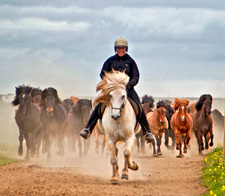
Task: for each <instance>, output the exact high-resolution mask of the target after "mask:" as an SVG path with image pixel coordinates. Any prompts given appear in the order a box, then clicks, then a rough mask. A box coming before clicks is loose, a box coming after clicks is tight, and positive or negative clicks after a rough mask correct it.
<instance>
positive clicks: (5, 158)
mask: <svg viewBox="0 0 225 196" xmlns="http://www.w3.org/2000/svg"><path fill="white" fill-rule="evenodd" d="M16 153H17V146H14V145H6V144H2V143H0V165H7V164H10V163H16V162H19V161H20V160H19V159H16V158H13V157H15V156H16Z"/></svg>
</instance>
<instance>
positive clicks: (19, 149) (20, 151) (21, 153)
mask: <svg viewBox="0 0 225 196" xmlns="http://www.w3.org/2000/svg"><path fill="white" fill-rule="evenodd" d="M19 142H20V144H19V148H18V155H19V156H22V155H23V131H22V130H21V129H19Z"/></svg>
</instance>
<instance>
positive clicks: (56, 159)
mask: <svg viewBox="0 0 225 196" xmlns="http://www.w3.org/2000/svg"><path fill="white" fill-rule="evenodd" d="M213 108H218V109H219V110H220V112H221V113H222V114H223V111H221V110H222V108H224V100H221V104H220V101H219V100H217V101H216V102H215V105H214V107H213ZM15 109H16V108H15V107H13V106H11V104H10V103H2V102H1V103H0V113H1V115H0V125H1V126H0V143H3V144H7V145H14V146H16V147H18V144H19V141H18V135H19V131H18V127H17V125H16V123H15V120H14V115H15ZM223 131H224V130H218V128H217V127H216V125H214V146H213V147H212V148H211V147H210V148H209V150H204V151H203V154H206V153H208V152H211V151H212V150H213V149H214V148H215V147H217V146H218V145H222V144H223ZM191 136H192V137H191V141H190V146H191V148H190V149H188V153H187V154H185V157H186V158H191V157H194V156H198V146H197V141H196V138H195V136H194V134H192V135H191ZM90 139H91V144H90V148H89V151H88V154H87V155H83V156H82V157H80V156H79V149H78V144H77V143H76V152H70V151H69V150H68V148H69V147H68V145H67V142H65V155H64V156H59V155H57V154H56V150H55V149H54V147H55V145H54V144H53V145H52V149H51V152H52V153H51V156H52V157H51V162H47V155H46V154H41V153H40V157H39V158H37V157H33V158H31V160H30V161H27V162H26V164H27V165H28V166H36V167H44V168H51V170H52V169H54V168H56V169H57V168H63V169H65V170H67V169H71V168H72V169H75V170H76V171H78V172H79V173H81V174H84V175H89V176H96V177H98V178H103V179H109V178H110V177H111V174H112V168H111V164H110V155H109V152H108V150H107V148H106V149H105V151H104V154H96V152H95V147H96V145H95V141H94V134H92V135H91V138H90ZM101 139H102V138H101ZM169 144H170V145H171V140H170V141H169ZM145 146H146V151H145V153H140V152H139V153H138V152H137V148H136V147H135V148H134V149H133V151H132V160H133V161H135V162H137V164H138V166H139V170H138V171H129V178H130V179H136V180H137V179H138V180H145V179H146V178H148V176H146V174H145V170H144V168H143V167H142V161H141V160H142V158H143V160H144V157H145V158H146V157H149V158H150V159H154V158H155V157H153V156H152V154H153V151H152V149H151V148H150V147H149V146H148V145H147V144H146V145H145ZM123 148H124V145H123V144H120V145H119V155H118V160H119V167H120V169H119V170H120V174H121V171H122V168H123V164H124V158H123ZM161 149H162V156H160V157H156V159H163V158H164V157H171V158H176V156H177V155H178V154H179V152H178V151H177V150H176V149H175V150H173V151H172V150H168V149H167V148H166V147H165V145H164V138H163V140H162V145H161ZM24 152H26V146H25V142H24ZM100 152H101V147H100ZM24 154H25V153H24ZM24 157H25V155H23V156H22V157H19V156H18V155H17V153H16V154H15V157H14V158H18V159H21V160H23V159H24ZM136 160H138V161H136ZM149 167H151V164H150V165H149ZM68 171H69V172H71V170H68ZM148 175H149V173H148ZM150 175H151V174H150Z"/></svg>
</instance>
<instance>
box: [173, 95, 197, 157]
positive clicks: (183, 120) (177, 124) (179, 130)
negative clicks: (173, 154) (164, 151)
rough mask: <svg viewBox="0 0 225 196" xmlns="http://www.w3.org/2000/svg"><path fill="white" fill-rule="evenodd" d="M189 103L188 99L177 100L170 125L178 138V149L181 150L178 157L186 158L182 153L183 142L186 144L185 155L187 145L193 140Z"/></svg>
mask: <svg viewBox="0 0 225 196" xmlns="http://www.w3.org/2000/svg"><path fill="white" fill-rule="evenodd" d="M188 104H189V101H188V100H187V99H177V98H176V99H175V101H174V110H175V113H174V114H173V116H172V118H171V120H170V124H171V127H172V129H173V131H174V134H175V138H176V149H177V150H179V155H178V156H177V157H180V158H182V157H184V155H183V153H182V140H183V142H184V153H187V145H189V142H190V139H191V136H190V134H191V128H192V125H193V122H192V118H191V116H190V115H189V114H188V113H187V107H188Z"/></svg>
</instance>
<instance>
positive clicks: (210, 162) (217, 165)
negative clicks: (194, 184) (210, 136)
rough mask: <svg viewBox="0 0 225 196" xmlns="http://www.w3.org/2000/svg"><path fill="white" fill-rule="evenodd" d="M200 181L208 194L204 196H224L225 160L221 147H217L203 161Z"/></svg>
mask: <svg viewBox="0 0 225 196" xmlns="http://www.w3.org/2000/svg"><path fill="white" fill-rule="evenodd" d="M204 164H205V167H204V168H202V172H203V175H202V180H203V183H204V185H205V186H206V187H208V189H209V192H208V193H206V194H204V196H212V195H213V196H225V158H224V157H223V149H222V147H217V148H215V149H214V150H213V152H211V153H209V154H208V155H207V157H206V158H205V160H204Z"/></svg>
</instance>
